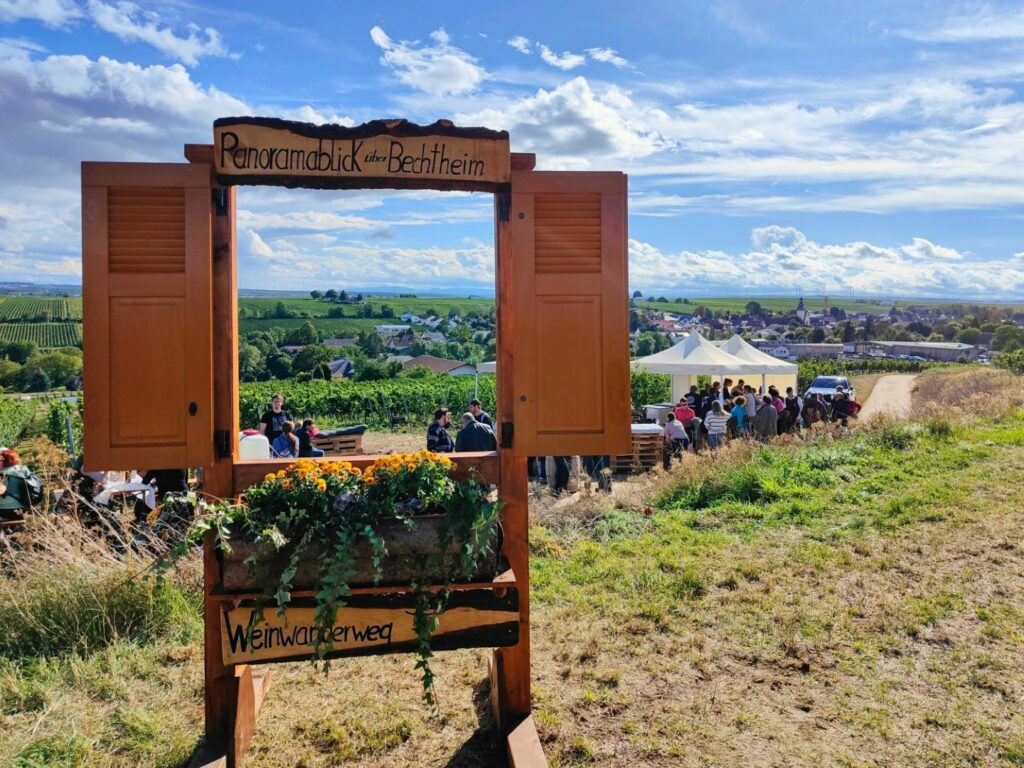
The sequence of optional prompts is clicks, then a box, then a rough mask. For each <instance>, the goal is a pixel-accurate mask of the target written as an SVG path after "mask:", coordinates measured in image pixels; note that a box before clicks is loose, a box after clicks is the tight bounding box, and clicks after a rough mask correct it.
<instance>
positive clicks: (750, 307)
mask: <svg viewBox="0 0 1024 768" xmlns="http://www.w3.org/2000/svg"><path fill="white" fill-rule="evenodd" d="M744 309H746V310H747V314H748V315H751V316H752V317H759V316H760V314H761V313H762V312H764V307H762V306H761V302H759V301H748V302H747V305H746V306H745V307H744Z"/></svg>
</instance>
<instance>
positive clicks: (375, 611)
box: [221, 589, 519, 664]
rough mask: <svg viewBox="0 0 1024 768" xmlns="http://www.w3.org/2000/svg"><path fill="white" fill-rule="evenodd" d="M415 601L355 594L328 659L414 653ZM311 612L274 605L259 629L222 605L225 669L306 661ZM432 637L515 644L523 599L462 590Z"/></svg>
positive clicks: (443, 643)
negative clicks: (281, 610)
mask: <svg viewBox="0 0 1024 768" xmlns="http://www.w3.org/2000/svg"><path fill="white" fill-rule="evenodd" d="M414 606H415V595H412V594H389V595H353V596H351V597H350V598H349V604H348V605H346V606H345V607H344V608H342V609H341V610H339V611H338V614H337V617H336V619H335V623H334V630H333V633H332V636H333V640H334V647H333V650H332V651H331V653H330V654H329V655H330V656H331V657H332V658H334V657H340V656H362V655H368V654H381V653H400V652H407V651H414V650H415V649H416V635H415V632H414V631H413V623H412V622H413V609H414ZM314 610H315V608H314V605H313V604H312V603H311V602H310V601H308V600H303V601H295V603H294V604H293V605H292V606H290V607H289V608H287V609H286V611H285V613H284V615H283V616H279V615H278V614H277V611H276V609H275V608H274V607H273V606H268V607H266V608H265V609H264V617H263V622H262V623H254V621H255V610H254V606H253V605H252V604H242V605H239V606H238V607H233V606H232V605H231V604H224V605H223V606H222V613H221V622H222V623H221V630H222V631H221V659H222V661H223V663H224V664H250V663H266V662H275V661H290V660H295V659H302V658H309V657H310V656H311V655H312V651H313V644H314V642H315V638H316V635H315V631H316V630H314V628H313V626H312V624H313V612H314ZM440 618H441V621H440V625H439V626H438V628H437V630H436V631H435V632H434V636H433V640H432V642H431V647H432V648H433V649H434V650H446V649H451V648H490V647H498V646H506V645H513V644H514V643H515V642H516V640H517V639H518V637H519V599H518V593H517V592H516V590H515V589H508V590H502V594H500V595H499V593H498V592H496V591H495V590H486V589H484V590H472V591H470V590H462V591H458V592H453V593H452V594H451V596H450V597H449V601H448V608H447V610H445V612H444V613H442V614H441V617H440Z"/></svg>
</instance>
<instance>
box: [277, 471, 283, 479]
mask: <svg viewBox="0 0 1024 768" xmlns="http://www.w3.org/2000/svg"><path fill="white" fill-rule="evenodd" d="M277 476H278V477H284V470H283V469H279V470H277Z"/></svg>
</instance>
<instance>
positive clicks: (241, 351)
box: [238, 344, 267, 381]
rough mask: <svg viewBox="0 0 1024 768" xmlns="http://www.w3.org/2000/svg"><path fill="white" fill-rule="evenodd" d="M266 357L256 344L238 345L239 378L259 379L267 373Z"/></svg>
mask: <svg viewBox="0 0 1024 768" xmlns="http://www.w3.org/2000/svg"><path fill="white" fill-rule="evenodd" d="M266 370H267V368H266V358H265V357H264V356H263V353H262V352H261V351H260V348H259V347H257V346H256V345H255V344H240V345H239V346H238V378H239V379H240V380H241V381H259V380H260V379H261V378H263V376H264V375H265V373H266Z"/></svg>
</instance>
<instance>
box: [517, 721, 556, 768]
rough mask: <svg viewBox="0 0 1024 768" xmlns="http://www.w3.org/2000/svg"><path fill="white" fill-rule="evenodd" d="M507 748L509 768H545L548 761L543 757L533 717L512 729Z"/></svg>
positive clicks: (542, 749)
mask: <svg viewBox="0 0 1024 768" xmlns="http://www.w3.org/2000/svg"><path fill="white" fill-rule="evenodd" d="M507 746H508V764H509V768H547V766H548V759H547V758H546V757H545V756H544V748H543V747H541V744H540V736H538V735H537V726H536V725H535V724H534V722H533V715H530V716H529V717H527V718H525V719H524V720H523V721H522V722H521V723H519V725H517V726H516V727H515V728H513V729H512V731H511V733H509V735H508V742H507Z"/></svg>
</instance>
